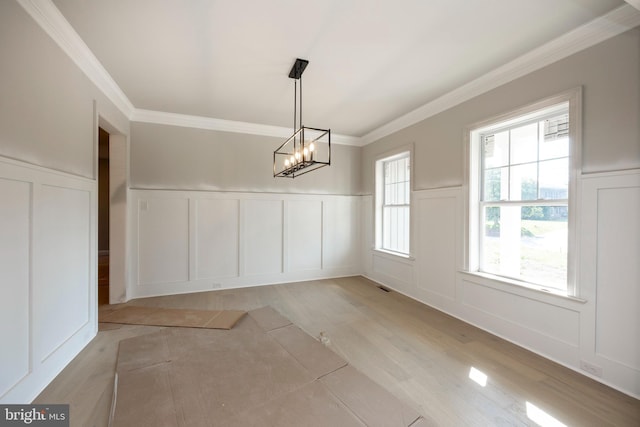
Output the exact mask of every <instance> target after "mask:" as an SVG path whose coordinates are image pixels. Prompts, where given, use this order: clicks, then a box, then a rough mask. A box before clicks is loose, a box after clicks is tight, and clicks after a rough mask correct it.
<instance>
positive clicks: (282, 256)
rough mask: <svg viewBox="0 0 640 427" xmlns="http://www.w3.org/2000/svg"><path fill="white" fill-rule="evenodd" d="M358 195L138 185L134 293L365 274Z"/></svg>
mask: <svg viewBox="0 0 640 427" xmlns="http://www.w3.org/2000/svg"><path fill="white" fill-rule="evenodd" d="M359 199H360V197H359V196H336V195H307V194H304V195H303V194H280V193H269V194H266V193H238V192H213V191H174V190H132V203H131V208H130V209H131V215H130V216H131V218H132V219H133V220H132V224H131V238H132V242H131V247H132V256H131V259H132V265H131V269H132V275H131V277H132V280H131V283H130V287H129V289H128V292H127V297H128V298H139V297H148V296H156V295H165V294H180V293H188V292H200V291H207V290H213V289H229V288H239V287H246V286H258V285H267V284H273V283H284V282H295V281H304V280H314V279H320V278H330V277H340V276H353V275H357V274H360V246H359V238H360V230H359V227H360V224H359V221H358V218H359V215H360V200H359Z"/></svg>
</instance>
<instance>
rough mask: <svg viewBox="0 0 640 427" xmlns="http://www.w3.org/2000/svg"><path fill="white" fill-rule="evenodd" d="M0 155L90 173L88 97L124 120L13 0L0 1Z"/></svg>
mask: <svg viewBox="0 0 640 427" xmlns="http://www.w3.org/2000/svg"><path fill="white" fill-rule="evenodd" d="M0 58H1V59H0V76H1V78H0V155H2V156H6V157H10V158H14V159H18V160H22V161H25V162H28V163H32V164H36V165H40V166H45V167H48V168H51V169H56V170H60V171H64V172H69V173H72V174H75V175H80V176H84V177H87V178H94V177H95V173H96V171H95V159H96V154H95V149H96V144H97V141H96V140H95V136H94V133H95V124H94V107H93V102H94V100H96V101H97V109H98V112H99V114H100V115H102V116H103V117H104V118H105V119H106V120H107V121H109V122H110V123H111V124H112V125H113V126H115V127H117V128H118V129H120V130H121V131H122V132H123V133H127V132H128V126H129V125H128V120H127V119H126V117H124V115H122V114H121V113H120V112H119V111H118V110H117V109H116V108H115V107H114V106H113V104H111V102H109V101H108V100H107V99H106V97H105V96H104V95H103V94H102V92H100V91H99V90H98V89H97V87H95V86H94V85H93V83H91V81H90V80H89V79H88V78H87V77H86V76H85V75H84V74H83V73H82V71H81V70H80V69H79V68H78V67H77V66H76V65H75V63H74V62H73V61H72V60H71V59H70V58H69V57H68V56H67V55H66V54H65V53H64V52H63V51H62V50H61V49H60V48H59V47H58V46H57V45H56V44H55V42H54V41H53V40H52V39H51V38H50V37H49V36H48V35H47V34H46V33H45V32H44V31H43V30H42V29H41V28H40V27H39V26H38V24H36V23H35V21H34V20H33V19H32V18H31V17H30V16H29V15H28V14H27V13H26V12H25V11H24V9H23V8H22V7H21V6H20V5H19V4H18V3H17V2H14V1H0Z"/></svg>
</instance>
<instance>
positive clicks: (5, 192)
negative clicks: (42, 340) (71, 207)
mask: <svg viewBox="0 0 640 427" xmlns="http://www.w3.org/2000/svg"><path fill="white" fill-rule="evenodd" d="M31 187H32V185H31V183H29V182H24V181H14V180H9V179H4V178H0V200H2V203H0V283H2V286H0V337H2V342H3V343H4V344H3V346H2V347H3V350H2V351H0V366H2V369H0V396H2V395H4V394H5V393H6V392H7V391H8V390H9V389H10V388H11V387H13V386H14V385H15V384H16V383H17V382H18V381H20V380H21V379H22V378H24V377H25V376H27V375H28V374H29V368H30V363H29V349H30V346H29V314H30V310H29V306H30V303H29V287H30V274H29V263H30V259H29V249H30V247H31V242H30V240H31V239H30V229H31ZM9 343H10V344H9ZM9 349H10V351H8V350H9Z"/></svg>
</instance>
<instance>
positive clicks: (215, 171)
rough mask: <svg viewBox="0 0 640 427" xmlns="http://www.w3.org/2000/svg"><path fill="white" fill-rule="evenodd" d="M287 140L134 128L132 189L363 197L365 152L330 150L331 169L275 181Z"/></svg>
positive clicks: (151, 126)
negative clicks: (276, 158) (278, 155)
mask: <svg viewBox="0 0 640 427" xmlns="http://www.w3.org/2000/svg"><path fill="white" fill-rule="evenodd" d="M283 142H284V138H274V137H265V136H256V135H247V134H239V133H231V132H219V131H211V130H204V129H193V128H185V127H179V126H167V125H158V124H150V123H139V122H132V123H131V185H132V187H133V188H140V189H171V190H212V191H251V192H283V193H307V194H348V195H353V194H359V193H360V191H361V186H360V178H361V171H360V152H361V148H359V147H351V146H345V145H332V156H331V166H329V167H324V168H322V169H319V170H317V171H314V172H312V173H310V174H307V175H303V176H300V177H297V178H295V179H284V178H274V177H273V150H275V149H276V148H278V147H279V146H280V145H281V144H282V143H283Z"/></svg>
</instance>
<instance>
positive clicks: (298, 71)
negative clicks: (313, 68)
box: [289, 58, 309, 80]
mask: <svg viewBox="0 0 640 427" xmlns="http://www.w3.org/2000/svg"><path fill="white" fill-rule="evenodd" d="M307 65H309V61H307V60H306V59H300V58H297V59H296V62H295V64H293V67H291V71H289V77H290V78H292V79H296V80H298V79H299V78H300V77H301V76H302V72H303V71H304V69H305V68H307Z"/></svg>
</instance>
